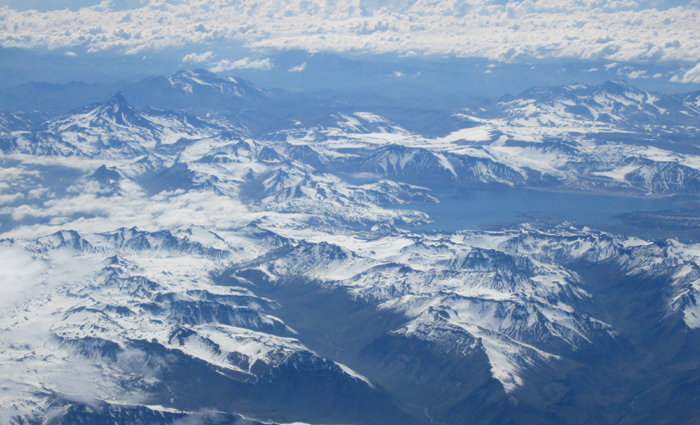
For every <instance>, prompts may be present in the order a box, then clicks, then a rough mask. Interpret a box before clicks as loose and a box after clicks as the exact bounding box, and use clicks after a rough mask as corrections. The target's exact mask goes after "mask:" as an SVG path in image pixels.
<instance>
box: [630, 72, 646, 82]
mask: <svg viewBox="0 0 700 425" xmlns="http://www.w3.org/2000/svg"><path fill="white" fill-rule="evenodd" d="M646 73H647V72H646V71H632V72H630V73H629V74H627V77H628V78H630V79H632V80H636V79H637V78H647V76H646Z"/></svg>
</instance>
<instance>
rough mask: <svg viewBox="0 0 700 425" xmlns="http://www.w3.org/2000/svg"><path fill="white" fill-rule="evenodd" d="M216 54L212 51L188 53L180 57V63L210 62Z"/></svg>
mask: <svg viewBox="0 0 700 425" xmlns="http://www.w3.org/2000/svg"><path fill="white" fill-rule="evenodd" d="M214 57H216V55H215V54H214V52H204V53H190V54H189V55H187V56H185V57H183V58H182V63H202V62H211V61H212V60H214Z"/></svg>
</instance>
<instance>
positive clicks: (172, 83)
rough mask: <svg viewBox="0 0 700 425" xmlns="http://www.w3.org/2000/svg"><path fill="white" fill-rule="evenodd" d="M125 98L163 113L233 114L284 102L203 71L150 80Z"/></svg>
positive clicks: (280, 96) (130, 90)
mask: <svg viewBox="0 0 700 425" xmlns="http://www.w3.org/2000/svg"><path fill="white" fill-rule="evenodd" d="M122 90H123V91H124V93H125V94H126V96H127V97H128V98H129V99H130V100H131V101H132V102H134V103H135V104H137V105H148V106H152V107H155V108H160V109H182V110H212V111H230V110H237V109H241V108H255V107H258V106H259V105H263V104H271V103H273V102H274V101H280V100H283V99H284V98H285V96H287V95H286V93H283V92H281V91H275V92H272V91H268V90H264V89H262V88H260V87H258V86H256V85H255V84H253V83H251V82H249V81H246V80H243V79H239V78H232V77H220V76H218V75H216V74H214V73H212V72H209V71H206V70H204V69H197V70H194V71H185V70H182V71H178V72H176V73H175V74H172V75H165V76H158V77H148V78H145V79H143V80H141V81H138V82H136V83H133V84H130V85H128V86H125V87H124V88H123V89H122Z"/></svg>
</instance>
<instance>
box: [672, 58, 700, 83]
mask: <svg viewBox="0 0 700 425" xmlns="http://www.w3.org/2000/svg"><path fill="white" fill-rule="evenodd" d="M671 82H673V83H696V84H697V83H700V63H699V64H697V65H695V66H694V67H693V68H691V69H690V70H688V71H687V72H685V73H684V74H683V75H682V76H679V75H674V76H673V77H672V78H671Z"/></svg>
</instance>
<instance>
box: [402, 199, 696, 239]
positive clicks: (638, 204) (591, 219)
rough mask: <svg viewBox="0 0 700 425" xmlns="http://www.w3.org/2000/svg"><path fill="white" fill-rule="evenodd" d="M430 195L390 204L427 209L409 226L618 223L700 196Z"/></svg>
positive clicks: (451, 227)
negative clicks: (547, 219)
mask: <svg viewBox="0 0 700 425" xmlns="http://www.w3.org/2000/svg"><path fill="white" fill-rule="evenodd" d="M433 195H434V196H436V197H438V199H440V203H439V204H432V203H430V204H429V203H411V204H404V205H397V206H393V208H405V209H413V210H418V211H423V212H425V213H427V214H428V215H430V217H431V219H432V220H433V222H432V223H429V224H426V225H422V226H416V227H412V228H413V229H424V230H443V231H455V230H462V229H478V228H479V225H493V224H500V223H512V222H518V221H528V220H529V219H531V218H532V217H533V216H535V217H536V216H548V215H556V216H558V217H560V218H561V219H563V220H567V221H572V222H578V223H581V224H585V225H596V224H599V225H600V224H611V225H614V224H619V223H620V221H619V220H617V219H614V218H612V216H614V215H617V214H621V213H626V212H634V211H657V210H664V209H672V208H678V207H679V206H680V205H681V204H682V203H684V202H688V201H698V200H699V199H700V198H699V197H697V196H690V195H675V196H669V197H663V198H641V197H640V198H632V197H622V196H610V195H593V194H584V193H568V192H549V191H539V190H533V189H465V188H450V189H444V190H438V191H435V192H434V193H433Z"/></svg>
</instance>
